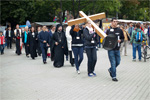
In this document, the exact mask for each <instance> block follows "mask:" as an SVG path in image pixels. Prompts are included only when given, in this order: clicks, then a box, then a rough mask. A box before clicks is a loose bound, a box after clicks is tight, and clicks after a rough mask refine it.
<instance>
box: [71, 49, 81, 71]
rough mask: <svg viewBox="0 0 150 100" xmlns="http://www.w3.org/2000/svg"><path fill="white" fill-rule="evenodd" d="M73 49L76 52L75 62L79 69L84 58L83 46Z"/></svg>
mask: <svg viewBox="0 0 150 100" xmlns="http://www.w3.org/2000/svg"><path fill="white" fill-rule="evenodd" d="M72 51H73V53H74V62H75V65H76V70H79V66H80V64H81V62H82V60H83V47H72ZM78 57H79V59H78Z"/></svg>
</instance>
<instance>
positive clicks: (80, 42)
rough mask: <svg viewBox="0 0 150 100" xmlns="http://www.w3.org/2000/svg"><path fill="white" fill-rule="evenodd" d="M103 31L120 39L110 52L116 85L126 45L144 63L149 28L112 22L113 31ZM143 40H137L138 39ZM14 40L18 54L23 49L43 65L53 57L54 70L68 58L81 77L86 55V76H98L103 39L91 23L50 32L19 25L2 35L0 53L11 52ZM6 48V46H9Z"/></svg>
mask: <svg viewBox="0 0 150 100" xmlns="http://www.w3.org/2000/svg"><path fill="white" fill-rule="evenodd" d="M103 31H104V32H105V33H106V34H107V35H110V34H113V35H115V36H116V38H117V39H118V41H117V44H116V46H115V48H114V49H112V50H108V58H109V61H110V65H111V67H110V68H109V69H108V72H109V74H110V76H111V78H112V80H113V81H118V79H117V78H116V76H117V75H116V68H117V66H118V65H119V64H120V61H121V54H122V51H123V48H124V49H125V50H124V55H125V56H127V44H128V43H129V41H130V43H131V44H132V47H133V61H136V50H138V56H139V58H138V59H139V61H141V44H142V41H143V40H144V38H145V39H147V41H148V45H149V46H150V26H147V25H143V24H140V23H137V24H135V25H133V23H130V26H129V27H128V26H127V25H122V24H120V25H119V24H118V23H117V19H115V18H112V20H111V25H110V27H109V28H108V27H105V28H104V29H103ZM139 38H140V40H137V39H139ZM13 40H15V45H16V54H17V55H21V54H22V52H21V51H22V48H23V47H24V48H25V54H26V57H27V58H29V57H31V58H32V59H35V58H36V57H38V56H41V55H42V60H43V63H44V64H46V63H47V58H49V57H50V59H51V61H53V65H54V67H57V68H60V67H62V66H64V59H65V56H66V58H67V59H68V56H69V58H70V59H69V61H70V64H71V66H74V65H75V68H76V71H77V73H78V74H80V65H81V63H82V61H83V59H84V56H83V53H84V52H85V53H86V55H87V59H88V62H87V74H88V76H89V77H94V76H96V73H95V72H94V69H95V66H96V62H97V49H98V48H97V47H100V37H99V36H98V35H97V33H96V32H95V28H93V27H92V25H91V22H90V21H87V22H86V23H85V24H84V25H79V24H75V25H73V26H67V28H66V29H65V30H64V28H63V26H62V25H61V24H58V25H57V26H54V25H53V26H52V27H51V29H48V28H47V27H46V26H43V27H38V28H37V30H36V29H35V27H31V28H29V27H28V26H26V27H25V28H24V29H20V28H19V25H18V24H17V25H16V29H15V30H14V31H13V30H11V26H9V27H8V29H7V30H6V31H4V32H0V51H1V54H4V48H5V46H7V49H12V41H13ZM6 44H7V45H6Z"/></svg>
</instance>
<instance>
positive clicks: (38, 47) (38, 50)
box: [37, 41, 42, 56]
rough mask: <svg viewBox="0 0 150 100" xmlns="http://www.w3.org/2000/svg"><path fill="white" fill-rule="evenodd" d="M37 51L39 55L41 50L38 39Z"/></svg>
mask: <svg viewBox="0 0 150 100" xmlns="http://www.w3.org/2000/svg"><path fill="white" fill-rule="evenodd" d="M37 53H38V55H39V56H41V54H42V50H41V46H40V41H38V45H37Z"/></svg>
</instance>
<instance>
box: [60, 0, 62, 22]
mask: <svg viewBox="0 0 150 100" xmlns="http://www.w3.org/2000/svg"><path fill="white" fill-rule="evenodd" d="M60 9H61V11H60V24H62V0H60Z"/></svg>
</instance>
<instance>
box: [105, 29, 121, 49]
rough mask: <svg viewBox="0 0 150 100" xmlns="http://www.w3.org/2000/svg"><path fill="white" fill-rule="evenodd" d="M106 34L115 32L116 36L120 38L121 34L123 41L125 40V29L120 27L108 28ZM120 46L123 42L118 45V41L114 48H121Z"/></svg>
mask: <svg viewBox="0 0 150 100" xmlns="http://www.w3.org/2000/svg"><path fill="white" fill-rule="evenodd" d="M106 34H107V35H109V34H114V35H115V36H116V38H118V36H119V37H120V40H121V43H122V42H123V41H124V35H123V31H122V30H121V29H120V28H110V29H108V30H107V32H106ZM120 46H121V44H120V45H119V46H118V43H117V45H116V47H115V48H114V49H113V50H119V49H120Z"/></svg>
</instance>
